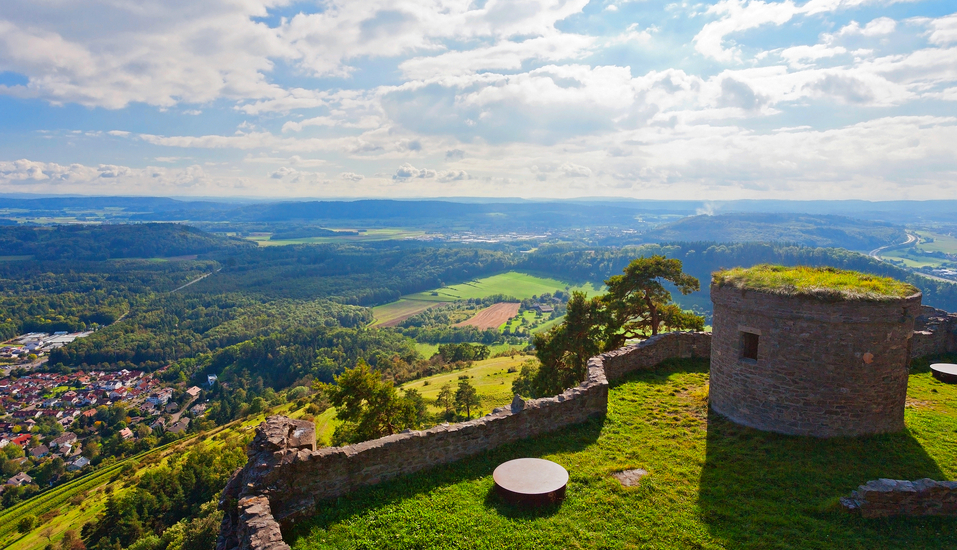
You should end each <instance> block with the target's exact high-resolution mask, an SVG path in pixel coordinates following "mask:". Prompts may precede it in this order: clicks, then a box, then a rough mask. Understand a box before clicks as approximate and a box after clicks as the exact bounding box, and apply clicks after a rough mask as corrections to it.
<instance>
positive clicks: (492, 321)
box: [454, 302, 522, 329]
mask: <svg viewBox="0 0 957 550" xmlns="http://www.w3.org/2000/svg"><path fill="white" fill-rule="evenodd" d="M521 306H522V304H519V303H513V302H502V303H498V304H495V305H492V306H489V307H487V308H485V309H483V310H482V311H479V312H478V313H476V314H475V315H474V316H472V318H470V319H468V320H465V321H462V322H461V323H456V324H455V325H454V326H457V327H464V326H473V327H476V328H480V329H486V328H496V329H497V328H499V327H500V326H502V325H503V324H505V322H506V321H508V320H509V319H511V318H512V317H515V316H516V315H518V308H520V307H521Z"/></svg>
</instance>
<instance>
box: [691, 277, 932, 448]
mask: <svg viewBox="0 0 957 550" xmlns="http://www.w3.org/2000/svg"><path fill="white" fill-rule="evenodd" d="M920 298H921V295H920V294H919V293H918V294H916V295H914V296H911V297H909V298H901V299H897V300H888V301H879V302H877V301H860V300H856V301H855V300H848V301H824V300H821V299H818V298H814V297H806V296H782V295H777V294H772V293H767V292H758V291H752V290H747V291H742V290H739V289H735V288H731V287H720V286H715V285H712V287H711V300H712V302H713V303H714V320H713V326H714V336H713V343H712V350H711V372H710V391H709V396H710V402H711V408H712V409H713V410H714V411H716V412H718V413H720V414H721V415H723V416H725V417H727V418H729V419H730V420H732V421H734V422H737V423H739V424H743V425H746V426H750V427H753V428H757V429H761V430H767V431H774V432H781V433H787V434H793V435H811V436H817V437H833V436H857V435H862V434H869V433H883V432H895V431H899V430H902V429H903V428H904V401H905V398H906V394H907V377H908V366H909V360H910V355H911V349H910V346H911V338H912V336H913V334H914V323H915V319H916V317H917V316H918V314H919V313H920ZM742 332H750V333H752V334H758V335H759V336H758V338H759V344H758V353H757V359H756V360H752V359H745V358H743V357H742V337H741V333H742Z"/></svg>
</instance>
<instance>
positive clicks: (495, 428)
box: [217, 333, 711, 550]
mask: <svg viewBox="0 0 957 550" xmlns="http://www.w3.org/2000/svg"><path fill="white" fill-rule="evenodd" d="M710 344H711V335H710V334H707V333H669V334H662V335H658V336H655V337H652V338H650V339H648V340H646V341H644V342H642V343H640V344H637V345H633V346H628V347H625V348H622V349H619V350H615V351H613V352H610V353H607V354H604V355H599V356H597V357H593V358H591V359H590V360H589V361H588V377H587V379H586V380H585V381H584V382H582V383H581V385H579V386H577V387H575V388H570V389H568V390H565V391H564V392H563V393H561V394H560V395H557V396H554V397H548V398H543V399H533V400H529V401H527V402H526V401H522V400H521V399H519V398H516V399H515V400H514V401H513V402H512V405H511V406H507V407H500V408H498V409H495V410H494V411H493V412H492V413H491V414H489V415H487V416H483V417H481V418H477V419H475V420H470V421H468V422H460V423H457V424H445V425H442V426H436V427H434V428H430V429H428V430H418V431H407V432H404V433H401V434H396V435H391V436H388V437H383V438H380V439H375V440H372V441H365V442H363V443H358V444H356V445H350V446H346V447H327V448H321V449H316V446H315V428H314V426H313V425H312V423H310V422H303V421H297V420H291V419H289V418H285V417H281V416H273V417H270V418H269V419H267V421H266V422H264V423H263V424H262V425H260V426H259V428H258V429H257V432H256V437H255V439H254V440H253V442H252V443H251V444H250V446H249V449H248V450H247V454H248V456H249V461H248V462H247V464H246V466H245V467H243V468H242V469H241V470H239V471H237V472H236V473H235V474H234V475H233V477H232V478H231V479H230V481H229V483H228V484H227V486H226V488H225V489H224V490H223V495H222V498H221V500H220V507H221V508H222V509H223V510H224V511H225V512H226V514H225V516H224V518H223V524H222V527H221V529H220V536H219V541H218V542H217V549H219V550H232V549H235V548H239V549H242V550H247V549H256V550H260V549H265V550H284V549H288V546H287V545H286V544H285V543H284V542H282V535H281V531H280V523H284V524H285V523H290V522H293V521H295V520H296V519H297V518H298V517H301V516H304V515H309V514H311V513H313V512H314V511H315V509H316V505H317V503H319V502H320V501H322V500H325V499H329V498H334V497H337V496H340V495H344V494H347V493H349V492H351V491H354V490H356V489H358V488H360V487H364V486H368V485H374V484H376V483H380V482H382V481H385V480H388V479H392V478H395V477H397V476H401V475H406V474H411V473H415V472H419V471H422V470H426V469H428V468H432V467H434V466H438V465H441V464H447V463H449V462H453V461H456V460H460V459H462V458H466V457H468V456H472V455H475V454H478V453H481V452H484V451H487V450H490V449H494V448H496V447H498V446H500V445H504V444H506V443H511V442H513V441H518V440H521V439H526V438H530V437H535V436H537V435H540V434H544V433H547V432H552V431H557V430H560V429H561V428H563V427H566V426H570V425H573V424H579V423H581V422H584V421H585V420H587V419H588V418H590V417H593V416H600V415H603V414H605V412H606V411H607V409H608V380H609V379H611V380H614V379H617V378H620V377H622V376H624V375H625V374H627V373H629V372H632V371H635V370H642V369H651V368H653V367H654V366H655V365H657V364H658V363H660V362H661V361H663V360H665V359H668V358H671V357H693V356H697V357H708V355H709V353H710Z"/></svg>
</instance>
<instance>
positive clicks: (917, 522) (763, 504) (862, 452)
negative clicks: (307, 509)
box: [285, 361, 957, 550]
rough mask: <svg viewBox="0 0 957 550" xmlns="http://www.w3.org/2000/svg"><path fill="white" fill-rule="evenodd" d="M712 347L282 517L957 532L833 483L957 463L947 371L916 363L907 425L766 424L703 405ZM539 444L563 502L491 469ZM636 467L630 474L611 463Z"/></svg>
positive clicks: (377, 524)
mask: <svg viewBox="0 0 957 550" xmlns="http://www.w3.org/2000/svg"><path fill="white" fill-rule="evenodd" d="M707 380H708V374H707V363H706V362H690V361H685V362H680V363H673V364H671V365H670V366H665V367H663V368H661V369H660V370H658V371H656V372H643V373H635V374H633V375H632V376H630V377H628V378H627V379H626V380H625V381H623V382H621V383H618V384H616V385H614V386H613V387H612V389H611V395H610V403H609V412H608V415H607V417H606V418H604V419H602V420H594V421H591V422H589V423H586V424H584V425H580V426H577V427H573V428H570V429H565V430H562V432H561V433H558V434H552V435H548V436H544V437H539V438H536V439H534V440H529V441H523V442H519V443H516V444H512V445H508V446H505V447H502V448H500V449H497V450H494V451H491V452H488V453H485V454H483V455H480V456H477V457H474V458H471V459H468V460H464V461H461V462H458V463H455V464H452V465H448V466H443V467H439V468H436V469H434V470H431V471H428V472H424V473H421V474H417V475H413V476H408V477H405V478H402V479H398V480H394V481H391V482H389V483H386V484H383V485H380V486H378V487H373V488H369V489H365V490H361V491H357V492H355V493H353V494H350V495H348V496H346V497H342V498H340V499H339V500H338V501H337V502H336V503H328V504H327V505H323V506H321V507H320V512H319V513H318V514H317V515H316V516H315V517H314V518H312V519H311V520H310V521H308V522H304V523H302V524H300V527H299V528H298V530H297V531H296V532H295V533H287V534H286V537H285V538H286V540H287V541H291V542H292V545H293V548H295V549H297V550H304V549H318V548H432V547H435V548H438V547H441V548H530V549H531V548H535V549H538V548H661V549H671V548H735V549H737V548H760V549H764V548H821V549H824V548H861V549H865V548H867V549H869V548H952V547H957V529H954V524H953V519H945V518H899V519H887V520H863V519H860V518H858V517H855V516H850V515H847V514H845V513H844V512H842V511H841V510H840V509H839V508H838V507H837V501H838V499H839V497H841V496H843V495H846V494H848V493H849V492H850V491H851V490H853V489H855V488H856V487H857V486H858V485H859V484H861V483H864V482H865V481H867V480H870V479H876V478H879V477H890V478H898V479H919V478H922V477H930V478H934V479H954V478H957V463H955V462H954V461H953V457H954V456H957V421H955V419H957V387H955V386H948V385H944V384H941V383H940V382H937V381H936V380H934V379H933V378H931V376H930V375H929V374H928V373H927V371H926V368H924V369H922V370H921V372H918V373H916V374H913V375H912V376H911V379H910V388H909V391H908V395H909V402H910V405H909V406H908V408H907V411H906V421H907V426H908V429H907V430H906V431H905V432H903V433H899V434H889V435H881V436H874V437H865V438H859V439H849V438H848V439H845V438H836V439H814V438H802V437H791V436H783V435H777V434H770V433H764V432H759V431H756V430H751V429H748V428H743V427H740V426H736V425H734V424H732V423H729V422H727V421H725V420H723V419H722V418H720V417H717V416H714V415H710V416H709V413H708V408H707V389H706V388H707ZM519 457H542V458H547V459H550V460H554V461H556V462H558V463H559V464H561V465H563V466H565V467H566V468H567V469H568V470H569V473H570V475H571V481H570V483H569V486H568V494H567V500H566V501H565V503H564V504H562V505H561V506H560V507H553V508H546V509H541V510H536V511H523V510H518V509H515V508H512V507H510V506H509V505H506V504H504V503H503V502H502V501H501V500H499V498H498V497H497V496H496V495H495V494H494V492H493V490H492V487H493V484H492V479H491V474H492V470H493V469H494V468H495V467H496V466H497V465H498V464H500V463H502V462H504V461H506V460H511V459H513V458H519ZM630 468H644V469H646V470H648V471H649V472H650V475H649V476H648V477H646V478H644V479H643V480H642V482H641V484H640V485H639V486H638V487H632V488H623V487H621V486H620V485H619V484H618V482H617V481H615V480H614V479H613V478H611V477H610V474H611V473H613V472H615V471H619V470H623V469H630Z"/></svg>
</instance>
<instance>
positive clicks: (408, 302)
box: [372, 271, 600, 326]
mask: <svg viewBox="0 0 957 550" xmlns="http://www.w3.org/2000/svg"><path fill="white" fill-rule="evenodd" d="M566 288H568V289H569V290H581V291H584V292H585V293H587V294H588V295H589V296H594V295H595V294H597V293H598V292H600V289H596V288H595V287H594V285H592V284H591V283H585V284H584V285H575V284H571V283H567V282H562V281H559V280H558V279H552V278H548V277H538V276H535V275H530V274H528V273H519V272H517V271H509V272H508V273H501V274H499V275H492V276H491V277H485V278H482V279H476V280H474V281H469V282H467V283H461V284H458V285H451V286H446V287H442V288H436V289H433V290H427V291H425V292H419V293H416V294H408V295H406V296H403V297H402V298H400V299H399V300H398V301H396V302H392V303H390V304H385V305H381V306H376V307H374V308H372V314H373V315H374V316H375V319H376V321H375V323H374V324H373V326H375V325H379V324H382V323H388V322H390V321H393V320H395V319H401V318H404V317H407V316H411V315H415V314H416V313H420V312H422V311H425V310H426V309H428V308H429V307H431V306H433V305H435V304H436V303H438V302H455V301H457V300H468V299H471V298H486V297H488V296H494V295H496V294H505V295H507V296H512V297H514V298H518V299H519V300H523V299H525V298H531V297H532V296H539V295H541V294H544V293H546V292H547V293H553V292H555V291H556V290H565V289H566Z"/></svg>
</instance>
